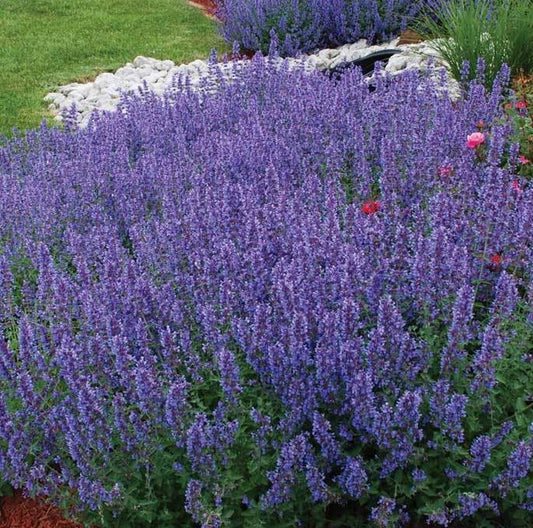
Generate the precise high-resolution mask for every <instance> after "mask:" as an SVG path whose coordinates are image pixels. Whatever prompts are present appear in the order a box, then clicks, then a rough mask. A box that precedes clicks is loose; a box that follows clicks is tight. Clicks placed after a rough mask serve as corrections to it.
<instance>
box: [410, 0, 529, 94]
mask: <svg viewBox="0 0 533 528" xmlns="http://www.w3.org/2000/svg"><path fill="white" fill-rule="evenodd" d="M416 27H417V30H418V31H419V32H420V33H421V34H423V35H424V36H425V37H426V38H428V39H431V40H432V41H433V43H432V45H433V46H434V47H435V49H436V50H437V51H438V52H439V53H440V54H441V55H442V57H443V58H444V59H445V60H446V61H447V62H448V64H449V66H450V71H451V73H452V75H453V76H454V77H455V79H457V80H458V81H461V80H463V79H464V78H465V73H466V78H467V79H470V80H471V79H472V78H473V77H474V76H475V75H476V73H475V72H476V64H477V61H478V59H479V58H480V57H481V58H482V59H483V60H484V63H485V81H484V82H485V84H486V85H487V86H490V84H491V83H492V82H493V81H494V79H495V77H496V75H497V74H498V72H499V70H500V69H501V67H502V65H503V64H507V65H509V67H510V68H511V74H512V75H513V76H518V75H521V74H526V75H527V74H531V73H533V4H532V3H531V1H530V0H505V1H497V2H495V1H494V0H475V1H474V0H446V1H442V0H439V1H438V2H436V3H435V2H432V1H431V0H430V1H429V2H428V5H427V6H426V9H424V10H423V11H422V13H421V15H420V19H419V21H418V23H417V25H416ZM465 61H466V62H467V63H468V64H469V66H470V69H469V70H468V71H466V72H465V70H464V62H465Z"/></svg>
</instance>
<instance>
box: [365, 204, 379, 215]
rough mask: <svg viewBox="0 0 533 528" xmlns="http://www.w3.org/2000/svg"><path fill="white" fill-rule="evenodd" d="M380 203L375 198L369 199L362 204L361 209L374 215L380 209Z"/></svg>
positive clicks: (367, 213)
mask: <svg viewBox="0 0 533 528" xmlns="http://www.w3.org/2000/svg"><path fill="white" fill-rule="evenodd" d="M379 207H380V203H379V202H376V201H374V200H368V201H366V202H365V203H364V204H363V205H362V206H361V211H363V213H365V214H366V215H372V214H374V213H377V212H378V211H379Z"/></svg>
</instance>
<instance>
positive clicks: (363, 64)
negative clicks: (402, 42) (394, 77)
mask: <svg viewBox="0 0 533 528" xmlns="http://www.w3.org/2000/svg"><path fill="white" fill-rule="evenodd" d="M401 52H402V51H401V50H399V49H387V50H380V51H376V52H374V53H371V54H370V55H366V56H365V57H362V58H361V59H357V60H354V61H347V62H343V63H342V64H339V66H336V67H335V68H328V69H327V70H324V73H325V74H326V75H328V76H329V78H330V79H333V80H339V79H340V78H341V77H342V75H343V74H344V73H346V71H347V70H350V69H352V68H355V67H359V68H361V70H362V72H363V75H365V76H368V75H371V74H372V73H373V72H374V66H375V64H376V62H383V63H387V62H388V60H389V59H390V58H391V57H392V56H393V55H396V54H397V53H401Z"/></svg>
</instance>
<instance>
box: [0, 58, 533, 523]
mask: <svg viewBox="0 0 533 528" xmlns="http://www.w3.org/2000/svg"><path fill="white" fill-rule="evenodd" d="M437 93H438V92H437V91H436V90H434V89H433V88H432V85H431V83H430V82H429V81H427V80H424V79H420V78H419V77H418V76H417V74H416V73H414V72H410V73H408V74H406V75H405V76H403V77H402V78H398V79H394V80H391V81H386V80H385V79H381V78H380V79H379V82H378V85H377V88H376V91H374V92H370V91H369V90H368V87H367V86H366V84H365V83H364V81H363V79H362V77H361V74H360V73H358V72H350V73H347V74H346V75H345V76H343V78H342V79H341V80H340V81H339V82H337V83H333V82H331V81H329V80H327V79H325V78H323V77H321V76H320V75H318V74H313V75H307V74H304V73H302V72H292V73H291V72H288V71H286V70H285V69H281V70H279V71H274V70H272V69H271V68H269V67H267V66H266V65H265V63H264V62H263V61H262V60H260V59H259V58H256V59H255V61H254V62H253V63H252V65H251V67H250V68H249V69H248V70H245V71H244V73H243V74H242V79H241V80H240V81H236V82H235V83H234V84H233V85H231V86H226V87H221V88H220V90H219V91H218V92H217V93H215V94H213V95H212V96H210V97H207V98H203V99H201V98H200V97H199V96H198V95H195V94H192V93H181V94H180V93H177V94H174V95H173V96H169V97H167V98H166V99H164V100H160V99H158V98H156V97H155V96H153V95H150V94H145V95H144V97H143V98H133V97H130V98H128V99H126V101H125V102H124V106H123V112H119V113H116V114H114V115H109V116H104V117H101V118H99V119H96V120H95V121H94V122H93V123H92V125H90V126H89V128H88V129H85V130H74V129H72V126H71V125H69V131H67V132H62V131H59V130H56V129H50V130H48V129H47V128H46V127H43V128H41V129H40V130H38V131H34V132H29V133H28V134H27V136H26V137H24V138H23V137H20V138H16V139H14V140H13V141H10V142H7V143H5V145H4V146H3V147H2V148H1V149H0V174H1V175H2V176H1V178H0V182H1V186H2V192H1V193H0V213H1V218H2V222H1V223H0V240H1V241H2V252H1V256H0V269H1V273H0V290H1V291H2V295H1V296H0V299H1V304H0V320H1V321H2V327H3V330H2V333H3V339H0V347H2V350H1V353H0V468H1V471H2V475H3V477H4V479H5V480H6V481H8V482H9V483H11V484H12V485H13V486H15V487H22V488H25V489H26V490H27V491H28V492H29V493H31V494H46V495H48V496H50V497H52V498H55V499H56V501H60V502H61V503H62V504H63V505H64V506H65V508H67V509H69V511H70V512H72V511H73V510H72V508H73V506H74V505H75V504H76V503H77V504H79V505H80V507H81V508H82V509H83V510H84V511H83V512H80V513H79V515H80V516H83V518H84V519H85V520H86V521H87V522H89V521H96V522H99V523H101V524H102V525H103V526H109V527H111V526H116V527H118V526H120V527H125V526H128V527H141V526H142V527H145V526H149V525H152V526H157V527H170V526H176V525H180V523H181V525H182V526H191V525H193V524H197V525H201V526H203V527H206V528H207V527H214V526H226V527H235V528H236V527H243V526H250V527H258V526H276V527H281V528H283V527H287V528H288V527H293V526H296V525H302V526H306V527H311V526H316V527H324V528H325V527H326V526H328V527H331V526H339V527H340V526H357V525H358V523H360V524H361V525H363V526H364V525H367V519H370V521H371V522H372V523H373V524H374V525H375V526H393V525H395V524H397V523H401V522H404V521H406V520H407V518H408V517H410V518H411V519H412V520H413V521H416V520H419V519H430V520H433V521H435V522H436V523H437V524H440V525H443V526H446V525H447V523H449V522H452V521H453V520H460V521H461V522H462V523H466V522H468V520H469V519H470V520H472V522H473V523H475V526H482V525H483V524H482V523H485V525H489V524H490V525H491V526H496V525H497V522H498V519H501V522H502V524H504V525H506V526H513V527H515V528H519V527H522V526H523V527H525V526H527V523H528V515H530V509H531V507H532V501H533V497H532V492H531V489H532V485H533V479H532V473H531V456H532V444H531V423H532V422H533V413H532V405H531V400H530V397H531V386H532V382H533V370H532V362H531V343H532V341H533V336H532V330H531V329H532V325H531V322H532V319H533V315H532V313H531V303H532V301H533V282H532V271H533V247H532V240H533V199H532V198H533V189H532V187H531V183H530V182H529V181H527V180H526V179H525V178H524V179H521V180H520V186H521V192H517V190H516V189H515V187H514V185H513V183H514V181H515V180H516V179H517V178H519V176H517V174H516V167H517V165H518V155H519V151H518V148H517V146H516V144H515V143H513V142H510V141H509V138H511V137H512V135H513V128H512V126H511V121H509V120H505V111H504V110H503V109H502V106H501V95H502V94H501V89H500V87H499V85H498V83H497V84H496V85H495V87H494V91H493V92H492V93H486V92H485V90H484V89H483V87H481V86H479V85H477V84H474V85H472V87H471V88H470V90H469V91H468V92H467V93H466V95H465V98H464V100H460V101H458V102H457V103H452V102H451V101H450V100H448V99H447V98H446V97H442V96H441V95H437ZM480 121H482V123H480ZM476 132H477V133H478V134H482V135H483V141H481V136H475V138H476V139H477V141H475V142H474V143H476V144H477V146H473V148H469V147H468V146H467V138H468V137H469V136H471V135H472V134H474V133H476ZM471 145H473V143H472V139H471ZM185 512H187V514H186V513H185Z"/></svg>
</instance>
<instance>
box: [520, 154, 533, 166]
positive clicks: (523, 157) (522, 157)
mask: <svg viewBox="0 0 533 528" xmlns="http://www.w3.org/2000/svg"><path fill="white" fill-rule="evenodd" d="M518 159H519V160H520V163H521V164H522V165H527V164H528V163H531V160H530V159H528V158H526V157H525V156H522V155H520V156H518Z"/></svg>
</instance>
